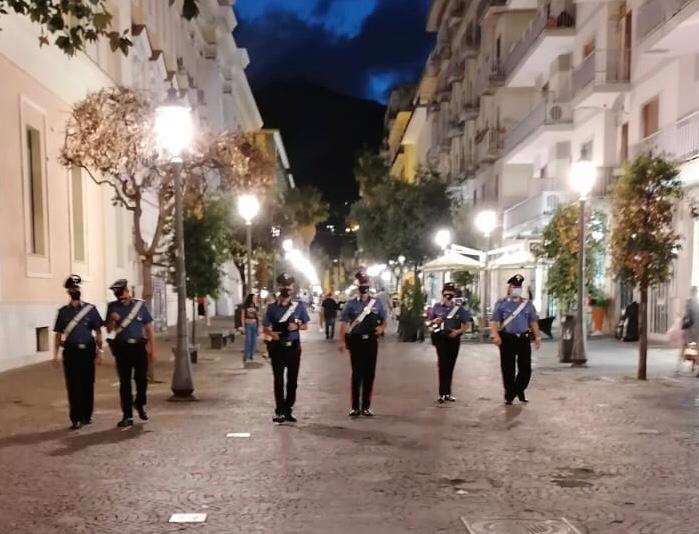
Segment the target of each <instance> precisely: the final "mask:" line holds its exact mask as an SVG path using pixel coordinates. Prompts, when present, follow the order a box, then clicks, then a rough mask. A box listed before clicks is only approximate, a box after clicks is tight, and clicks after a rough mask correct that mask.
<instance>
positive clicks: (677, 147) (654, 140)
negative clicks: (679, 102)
mask: <svg viewBox="0 0 699 534" xmlns="http://www.w3.org/2000/svg"><path fill="white" fill-rule="evenodd" d="M649 151H652V152H654V153H656V154H666V155H668V156H669V157H671V158H673V159H676V160H677V161H679V162H684V161H687V160H690V159H693V158H696V157H697V156H699V110H697V111H695V112H694V113H692V114H690V115H687V116H686V117H684V118H682V119H680V120H679V121H677V122H676V123H675V124H673V125H672V126H669V127H667V128H663V129H662V130H658V131H657V132H655V133H654V134H653V135H651V136H649V137H647V138H645V139H643V140H642V141H641V142H640V143H638V144H636V145H635V146H634V147H633V149H632V151H631V152H632V155H634V156H637V155H638V154H640V153H641V152H649Z"/></svg>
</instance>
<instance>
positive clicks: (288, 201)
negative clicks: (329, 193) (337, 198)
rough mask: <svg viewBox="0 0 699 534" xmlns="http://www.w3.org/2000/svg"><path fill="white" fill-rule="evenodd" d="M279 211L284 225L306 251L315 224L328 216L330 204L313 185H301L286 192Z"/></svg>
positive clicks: (313, 235) (314, 233)
mask: <svg viewBox="0 0 699 534" xmlns="http://www.w3.org/2000/svg"><path fill="white" fill-rule="evenodd" d="M280 213H281V215H282V218H283V219H284V221H283V222H284V224H285V226H286V227H287V228H289V230H290V231H291V233H292V234H293V235H294V236H296V237H297V238H298V239H300V240H301V242H302V243H303V245H304V248H305V250H307V251H308V250H309V247H310V246H311V243H312V242H313V239H315V236H316V226H317V225H319V224H320V223H322V222H323V221H325V220H327V218H328V217H329V216H330V205H329V204H328V203H327V202H326V201H325V200H323V196H322V194H321V193H320V191H318V190H317V189H316V188H315V187H312V186H309V185H303V186H301V187H297V188H294V189H290V190H289V191H287V192H286V194H285V195H284V198H283V199H282V206H281V209H280Z"/></svg>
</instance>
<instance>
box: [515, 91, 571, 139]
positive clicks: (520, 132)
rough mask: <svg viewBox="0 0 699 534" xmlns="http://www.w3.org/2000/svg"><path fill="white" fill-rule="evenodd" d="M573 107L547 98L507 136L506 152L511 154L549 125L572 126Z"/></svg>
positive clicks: (568, 103) (567, 103)
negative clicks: (533, 134) (532, 135)
mask: <svg viewBox="0 0 699 534" xmlns="http://www.w3.org/2000/svg"><path fill="white" fill-rule="evenodd" d="M572 123H573V107H572V106H571V105H570V102H557V101H556V100H555V99H554V98H551V97H549V98H547V99H545V100H543V101H542V102H541V103H539V104H538V105H537V106H536V107H535V108H534V109H533V110H532V112H531V113H530V114H529V115H527V116H526V117H525V118H524V119H523V120H521V121H519V122H518V123H517V124H515V125H514V126H513V127H512V128H510V130H509V131H508V132H507V134H506V135H505V151H506V152H509V151H510V150H512V149H513V148H515V147H516V146H517V145H519V144H520V143H521V142H522V141H524V140H525V139H526V138H527V137H529V136H530V135H531V134H532V133H533V132H534V131H535V130H536V129H537V128H539V127H541V126H544V125H548V124H572Z"/></svg>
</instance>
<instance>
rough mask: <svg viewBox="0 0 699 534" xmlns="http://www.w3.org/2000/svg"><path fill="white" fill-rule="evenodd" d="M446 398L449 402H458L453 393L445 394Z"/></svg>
mask: <svg viewBox="0 0 699 534" xmlns="http://www.w3.org/2000/svg"><path fill="white" fill-rule="evenodd" d="M444 400H448V401H449V402H456V397H454V396H453V395H444Z"/></svg>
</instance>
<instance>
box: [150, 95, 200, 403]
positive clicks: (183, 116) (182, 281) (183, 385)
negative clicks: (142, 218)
mask: <svg viewBox="0 0 699 534" xmlns="http://www.w3.org/2000/svg"><path fill="white" fill-rule="evenodd" d="M155 134H156V139H157V142H158V145H159V146H160V149H161V152H162V153H163V154H164V155H165V156H166V157H167V159H168V160H169V162H170V166H171V168H172V173H173V182H174V188H175V242H176V243H177V254H176V256H175V258H176V259H175V283H176V286H177V346H176V348H175V366H174V369H173V374H172V385H171V389H172V393H173V399H191V398H192V393H194V383H193V381H192V366H191V362H190V359H189V343H188V340H187V274H186V271H185V262H184V223H183V219H182V217H183V215H182V183H181V182H182V177H181V174H182V157H181V156H182V152H184V151H185V150H186V149H187V147H189V145H190V144H191V142H192V137H193V136H194V125H193V123H192V114H191V110H190V108H189V106H187V105H186V104H184V103H183V102H182V101H181V100H180V99H179V97H178V94H177V91H176V90H175V89H174V88H173V87H170V89H169V90H168V93H167V98H166V99H165V101H164V102H163V103H162V104H161V105H160V106H158V108H157V110H156V115H155Z"/></svg>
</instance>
